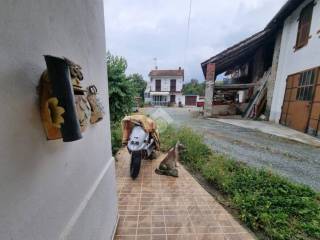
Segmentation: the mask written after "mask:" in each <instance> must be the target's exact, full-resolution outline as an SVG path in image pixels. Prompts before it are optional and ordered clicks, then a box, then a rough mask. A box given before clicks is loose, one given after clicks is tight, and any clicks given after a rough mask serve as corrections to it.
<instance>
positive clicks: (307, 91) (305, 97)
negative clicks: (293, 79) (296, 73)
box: [296, 69, 316, 102]
mask: <svg viewBox="0 0 320 240" xmlns="http://www.w3.org/2000/svg"><path fill="white" fill-rule="evenodd" d="M315 82H316V70H315V69H311V70H308V71H304V72H302V73H300V79H299V83H298V86H297V94H296V101H309V102H310V101H312V99H313V92H314V86H315Z"/></svg>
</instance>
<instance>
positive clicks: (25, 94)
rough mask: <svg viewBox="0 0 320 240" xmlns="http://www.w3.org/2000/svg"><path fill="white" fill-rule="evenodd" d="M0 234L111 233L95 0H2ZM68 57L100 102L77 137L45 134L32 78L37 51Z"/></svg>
mask: <svg viewBox="0 0 320 240" xmlns="http://www.w3.org/2000/svg"><path fill="white" fill-rule="evenodd" d="M0 35H1V38H0V52H1V54H0V73H1V74H0V109H2V111H3V113H2V114H0V121H1V123H2V124H1V126H0V133H1V134H0V182H1V184H0V192H1V194H0V216H1V217H0V239H3V240H5V239H15V240H17V239H23V240H88V239H95V240H102V239H103V240H106V239H108V240H109V239H113V233H114V232H115V228H116V224H117V221H118V207H117V205H118V204H117V202H118V201H117V187H116V178H115V161H114V159H113V157H112V152H111V140H110V135H111V132H110V124H109V122H110V121H109V103H108V90H107V89H108V83H107V81H106V79H108V78H107V71H106V64H105V53H106V46H105V28H104V12H103V1H102V0H92V1H81V0H69V1H51V0H28V1H2V2H1V8H0ZM45 54H49V55H53V56H59V57H63V56H65V57H67V58H69V59H72V60H73V61H75V62H76V63H77V64H79V65H80V66H81V67H82V73H83V76H84V79H83V81H81V83H82V84H83V86H89V85H93V84H94V85H95V86H96V87H97V89H98V97H99V98H100V100H101V104H102V106H103V108H104V109H105V115H104V116H103V119H102V120H101V121H100V122H99V123H97V124H95V126H88V128H87V129H86V131H85V132H84V133H83V135H82V139H80V140H78V141H75V142H63V141H62V139H58V140H51V141H48V140H47V136H46V134H45V131H44V127H43V123H42V121H41V117H40V107H39V105H40V104H39V96H38V93H37V86H38V85H39V78H40V76H41V74H42V73H43V71H44V70H45V69H46V64H45V61H44V58H43V55H45Z"/></svg>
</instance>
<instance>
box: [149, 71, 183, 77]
mask: <svg viewBox="0 0 320 240" xmlns="http://www.w3.org/2000/svg"><path fill="white" fill-rule="evenodd" d="M149 76H150V77H167V76H168V77H183V76H184V70H183V69H177V70H151V71H150V73H149Z"/></svg>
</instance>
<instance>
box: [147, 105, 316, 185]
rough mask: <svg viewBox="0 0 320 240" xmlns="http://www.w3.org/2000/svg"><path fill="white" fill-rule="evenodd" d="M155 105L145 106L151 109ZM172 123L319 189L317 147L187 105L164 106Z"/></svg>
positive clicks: (215, 146) (218, 148) (230, 152)
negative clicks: (222, 119)
mask: <svg viewBox="0 0 320 240" xmlns="http://www.w3.org/2000/svg"><path fill="white" fill-rule="evenodd" d="M155 110H156V109H154V108H149V109H145V110H144V111H145V112H146V113H149V114H151V113H153V112H154V111H155ZM164 110H165V111H166V112H167V113H168V114H169V115H170V116H171V117H172V119H173V120H174V123H176V124H178V125H186V126H189V127H191V128H193V129H194V130H196V131H197V132H199V133H201V134H203V136H204V138H205V141H206V143H207V144H208V145H209V146H210V147H211V148H212V149H214V150H216V151H218V152H221V153H225V154H228V155H230V156H232V157H233V158H234V159H236V160H239V161H242V162H246V163H248V164H249V165H252V166H256V167H265V168H268V169H272V170H273V171H275V172H277V173H279V174H281V175H284V176H285V177H288V178H289V179H291V180H293V181H296V182H299V183H303V184H306V185H309V186H311V187H312V188H314V189H316V190H318V191H320V149H319V148H316V147H312V146H309V145H306V144H302V143H297V142H295V141H291V140H287V139H284V138H279V137H276V136H273V135H269V134H265V133H262V132H259V131H257V130H254V129H246V128H243V127H239V126H234V125H231V124H228V123H223V122H219V121H215V120H211V119H208V120H207V119H201V118H198V117H195V116H194V113H193V111H192V110H190V109H186V108H183V109H179V108H164Z"/></svg>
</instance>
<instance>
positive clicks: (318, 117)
mask: <svg viewBox="0 0 320 240" xmlns="http://www.w3.org/2000/svg"><path fill="white" fill-rule="evenodd" d="M319 73H320V69H319V68H318V69H317V73H316V81H315V87H314V95H313V101H312V106H311V111H310V119H309V124H308V132H309V133H310V134H312V135H314V136H318V129H319V127H320V74H319Z"/></svg>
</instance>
